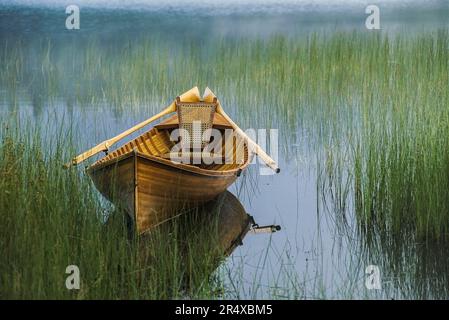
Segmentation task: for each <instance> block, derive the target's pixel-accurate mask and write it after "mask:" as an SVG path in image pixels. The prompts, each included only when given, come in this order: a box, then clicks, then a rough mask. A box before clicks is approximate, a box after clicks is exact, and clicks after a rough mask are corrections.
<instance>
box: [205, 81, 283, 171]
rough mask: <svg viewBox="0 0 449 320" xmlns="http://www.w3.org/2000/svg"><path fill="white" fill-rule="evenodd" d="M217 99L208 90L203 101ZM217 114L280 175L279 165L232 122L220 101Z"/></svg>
mask: <svg viewBox="0 0 449 320" xmlns="http://www.w3.org/2000/svg"><path fill="white" fill-rule="evenodd" d="M215 97H216V96H215V94H214V93H213V92H212V91H211V90H210V89H209V88H206V90H205V91H204V95H203V100H204V101H206V102H211V101H213V98H215ZM216 112H217V113H219V114H220V115H222V116H223V118H225V119H226V120H227V121H228V122H229V123H230V124H231V126H232V128H233V129H234V131H235V132H236V133H237V134H238V135H240V136H241V137H242V138H244V139H245V140H246V141H247V142H248V147H249V149H250V150H251V151H253V152H254V153H255V154H257V155H258V156H259V158H260V159H262V160H263V162H265V164H266V165H267V166H269V167H270V168H271V169H273V170H274V172H276V173H279V172H280V171H281V169H280V168H279V166H278V165H277V163H276V162H275V161H274V160H273V159H272V158H271V157H270V156H269V155H268V154H266V152H265V151H264V150H263V149H262V148H261V147H260V146H259V145H258V144H257V143H255V142H254V141H253V140H251V138H250V137H248V135H247V134H246V133H245V132H243V130H242V129H240V128H239V126H237V124H235V122H234V121H232V119H231V118H230V117H229V116H228V115H227V114H226V112H224V110H223V108H222V107H221V104H220V101H219V100H218V99H217V109H216Z"/></svg>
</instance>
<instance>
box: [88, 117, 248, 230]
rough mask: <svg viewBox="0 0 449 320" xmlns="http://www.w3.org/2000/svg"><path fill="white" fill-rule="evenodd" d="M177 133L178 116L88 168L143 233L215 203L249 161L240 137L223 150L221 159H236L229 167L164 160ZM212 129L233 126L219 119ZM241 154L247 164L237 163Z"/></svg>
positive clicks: (99, 184)
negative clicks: (192, 209)
mask: <svg viewBox="0 0 449 320" xmlns="http://www.w3.org/2000/svg"><path fill="white" fill-rule="evenodd" d="M177 127H178V121H177V116H176V115H175V116H173V117H171V118H169V119H167V120H166V121H164V122H162V123H160V124H159V125H157V126H155V127H153V128H152V129H150V130H149V131H147V132H145V133H144V134H142V135H140V136H138V137H137V138H135V139H134V140H132V141H130V142H128V143H126V144H124V145H123V146H121V147H119V148H118V149H116V150H115V151H113V152H111V153H110V154H108V155H107V156H105V157H103V158H102V159H100V160H98V161H96V162H95V163H94V164H92V165H91V166H90V167H88V168H87V173H88V174H89V176H90V177H91V178H92V180H93V182H94V184H95V186H96V187H97V189H98V190H99V191H100V192H101V193H102V194H103V195H104V196H105V197H106V198H107V199H108V200H110V201H111V202H112V203H114V204H115V205H117V206H120V207H122V208H123V209H125V211H126V212H127V213H128V214H129V216H130V218H131V219H132V220H133V222H134V225H135V227H136V230H137V232H139V233H143V232H145V231H147V230H148V229H150V228H152V227H154V226H156V225H159V224H161V223H163V222H165V221H167V220H168V219H170V218H172V217H173V216H176V214H177V213H178V212H179V210H180V209H181V208H184V207H191V206H197V205H198V204H201V203H204V202H207V201H210V200H213V199H214V198H215V197H217V196H218V195H219V194H221V193H223V192H224V191H225V190H226V189H227V188H228V187H229V186H230V185H231V184H232V183H233V182H234V181H235V180H236V179H237V177H238V176H239V175H240V173H241V172H242V170H244V169H245V168H246V167H247V166H248V164H249V163H250V161H251V158H252V155H251V153H250V152H248V147H247V145H246V141H245V139H244V138H242V137H239V136H236V135H235V136H230V138H229V139H232V146H233V148H223V150H222V156H223V158H226V159H233V160H232V162H231V163H223V164H209V165H206V164H198V165H194V164H184V163H175V162H173V161H171V160H170V159H166V158H164V157H163V155H166V154H167V152H169V151H170V150H171V148H172V147H173V145H174V142H173V141H170V133H171V131H172V130H174V129H176V128H177ZM213 128H216V129H218V130H221V131H222V132H223V133H224V130H226V129H231V128H232V126H231V124H230V123H229V122H228V121H227V120H226V119H225V118H223V117H221V116H220V115H219V114H216V115H215V118H214V121H213ZM223 136H224V135H223ZM224 140H225V139H223V143H229V141H224ZM238 148H240V149H239V150H243V159H237V158H238V157H237V155H236V152H237V150H238ZM227 162H229V161H227Z"/></svg>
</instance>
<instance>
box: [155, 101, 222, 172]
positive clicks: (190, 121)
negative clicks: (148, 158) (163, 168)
mask: <svg viewBox="0 0 449 320" xmlns="http://www.w3.org/2000/svg"><path fill="white" fill-rule="evenodd" d="M216 108H217V99H216V98H215V99H214V101H213V102H203V101H199V102H182V101H181V100H180V98H179V97H177V98H176V109H177V113H178V121H179V129H181V130H180V138H181V146H182V150H183V152H180V153H173V152H170V153H167V154H163V155H161V157H162V158H166V159H171V160H173V161H175V162H182V161H183V160H182V159H184V161H189V162H190V163H193V164H200V163H203V160H204V162H206V163H210V162H211V161H213V162H216V163H217V162H218V163H224V161H226V159H225V157H224V156H223V155H222V154H216V153H210V152H203V149H204V147H205V146H206V145H207V144H208V143H209V142H210V139H211V132H210V130H208V129H212V125H213V121H214V115H215V109H216Z"/></svg>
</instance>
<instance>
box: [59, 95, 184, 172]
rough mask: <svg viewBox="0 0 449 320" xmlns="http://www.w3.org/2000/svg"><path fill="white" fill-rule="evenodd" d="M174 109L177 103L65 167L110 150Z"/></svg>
mask: <svg viewBox="0 0 449 320" xmlns="http://www.w3.org/2000/svg"><path fill="white" fill-rule="evenodd" d="M174 111H176V105H175V104H172V105H170V106H169V107H168V108H166V109H165V110H163V111H161V112H159V113H158V114H156V115H154V116H152V117H151V118H149V119H147V120H145V121H143V122H141V123H139V124H137V125H135V126H134V127H132V128H130V129H128V130H126V131H124V132H122V133H120V134H119V135H117V136H115V137H113V138H111V139H108V140H106V141H103V142H102V143H100V144H98V145H97V146H95V147H93V148H92V149H89V150H87V151H86V152H84V153H82V154H80V155H78V156H76V157H74V158H73V159H72V160H71V161H70V162H69V163H66V164H65V165H64V168H66V169H68V168H70V167H71V166H76V165H78V164H80V163H81V162H83V161H86V160H87V159H89V158H90V157H92V156H94V155H96V154H98V153H100V152H102V151H108V150H109V148H110V147H111V146H112V145H113V144H115V143H117V142H118V141H120V140H122V139H123V138H124V137H126V136H128V135H130V134H131V133H133V132H135V131H137V130H139V129H141V128H143V127H145V126H146V125H148V124H150V123H151V122H153V121H155V120H157V119H159V118H161V117H163V116H165V115H167V114H169V113H172V112H174Z"/></svg>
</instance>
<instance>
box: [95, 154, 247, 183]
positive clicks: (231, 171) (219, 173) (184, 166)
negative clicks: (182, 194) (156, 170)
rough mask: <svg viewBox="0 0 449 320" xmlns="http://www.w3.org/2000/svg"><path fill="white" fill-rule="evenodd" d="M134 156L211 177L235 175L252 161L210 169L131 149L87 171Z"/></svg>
mask: <svg viewBox="0 0 449 320" xmlns="http://www.w3.org/2000/svg"><path fill="white" fill-rule="evenodd" d="M132 156H137V157H141V158H144V159H147V160H151V161H154V162H158V163H160V164H163V165H167V166H170V167H173V168H175V169H178V170H180V171H188V172H191V173H195V174H199V175H203V176H211V177H221V176H233V175H235V174H237V173H239V172H241V171H242V170H244V169H245V168H246V167H247V166H248V165H249V163H250V160H251V159H250V158H251V157H250V156H248V157H247V161H246V162H245V163H242V165H241V166H239V167H237V168H234V169H229V170H209V169H203V168H199V167H196V166H192V165H188V164H184V163H175V162H172V161H171V160H168V159H164V158H161V157H157V156H153V155H149V154H145V153H142V152H140V151H138V150H131V151H129V152H128V153H125V154H122V155H120V156H117V157H115V158H112V159H110V160H107V161H105V162H102V163H94V164H93V165H91V166H89V167H87V169H86V171H87V172H89V173H90V172H92V173H93V172H95V171H97V170H101V169H103V168H105V167H108V166H110V165H113V164H115V163H117V162H120V161H122V160H125V159H127V158H129V157H132Z"/></svg>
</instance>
